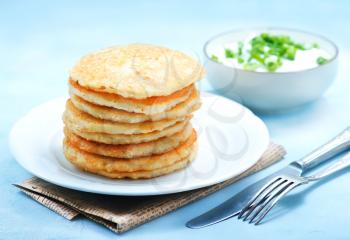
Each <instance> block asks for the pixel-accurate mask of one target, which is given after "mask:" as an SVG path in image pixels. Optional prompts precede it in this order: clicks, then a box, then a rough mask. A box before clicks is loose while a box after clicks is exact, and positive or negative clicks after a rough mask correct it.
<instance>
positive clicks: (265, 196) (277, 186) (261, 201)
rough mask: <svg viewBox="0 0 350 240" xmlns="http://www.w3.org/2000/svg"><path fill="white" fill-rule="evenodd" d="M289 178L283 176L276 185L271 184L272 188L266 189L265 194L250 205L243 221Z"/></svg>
mask: <svg viewBox="0 0 350 240" xmlns="http://www.w3.org/2000/svg"><path fill="white" fill-rule="evenodd" d="M286 182H288V180H286V179H283V178H281V179H280V181H279V182H277V184H274V186H271V187H270V186H269V188H270V189H268V190H266V191H265V192H266V193H264V194H263V195H261V196H260V199H259V198H257V199H256V200H255V201H254V202H253V203H252V204H251V206H250V209H249V210H248V213H247V214H246V215H245V217H244V219H243V221H244V222H245V221H247V220H248V218H249V216H250V215H251V214H252V213H253V212H254V210H255V209H256V208H257V207H258V206H260V205H261V204H264V202H265V201H266V200H267V199H268V197H269V196H270V194H271V193H272V192H274V191H275V190H276V189H279V188H280V186H283V185H284V184H285V183H286Z"/></svg>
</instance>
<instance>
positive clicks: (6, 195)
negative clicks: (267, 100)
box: [0, 0, 350, 240]
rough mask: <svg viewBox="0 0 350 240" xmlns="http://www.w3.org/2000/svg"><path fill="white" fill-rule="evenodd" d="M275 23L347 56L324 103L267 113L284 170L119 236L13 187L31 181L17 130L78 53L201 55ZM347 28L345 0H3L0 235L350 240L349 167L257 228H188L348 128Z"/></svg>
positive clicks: (58, 88) (58, 90)
mask: <svg viewBox="0 0 350 240" xmlns="http://www.w3.org/2000/svg"><path fill="white" fill-rule="evenodd" d="M127 2H128V3H127ZM270 25H272V26H285V27H292V28H300V29H304V30H310V31H313V32H317V33H320V34H323V35H326V36H329V38H331V39H333V40H334V41H335V42H336V43H337V44H338V45H339V48H340V53H341V54H340V67H339V74H338V77H337V80H336V82H335V83H334V85H333V86H332V87H331V88H330V89H329V91H328V92H327V93H326V95H325V96H324V97H323V98H322V99H320V100H319V101H317V102H316V103H314V104H311V105H308V106H306V107H304V108H302V109H299V110H297V111H294V112H292V113H288V114H283V115H279V116H276V115H275V116H261V117H262V118H263V120H264V121H265V122H266V124H267V126H268V128H269V130H270V133H271V137H272V139H273V140H274V141H275V142H278V143H281V144H283V145H284V146H285V147H286V149H287V151H288V155H287V156H286V158H285V159H284V160H283V161H282V162H280V163H279V164H276V165H275V166H273V167H271V168H269V169H267V170H265V171H263V172H261V173H259V174H256V175H254V176H251V177H249V178H246V179H244V180H242V181H240V182H238V183H236V184H234V185H232V186H230V187H227V188H226V189H224V190H222V191H220V192H218V193H216V194H214V195H211V196H209V197H207V198H205V199H203V200H200V201H198V202H196V203H193V204H190V205H188V206H186V207H183V208H181V209H179V210H177V211H175V212H172V213H170V214H168V215H166V216H164V217H161V218H158V219H156V220H154V221H152V222H149V223H147V224H145V225H142V226H140V227H138V228H136V229H134V230H132V231H130V232H127V233H125V234H122V235H120V236H116V235H115V234H114V233H112V232H111V231H109V230H107V229H106V228H104V227H102V226H100V225H97V224H95V223H93V222H91V221H88V220H85V219H82V218H81V219H77V220H74V221H72V222H69V221H67V220H65V219H64V218H62V217H60V216H58V215H57V214H55V213H53V212H51V211H50V210H48V209H46V208H45V207H43V206H41V205H39V204H37V203H35V202H34V201H31V200H29V199H28V198H27V197H26V196H24V195H23V194H21V193H19V191H18V190H17V189H16V188H14V187H13V186H11V184H12V183H15V182H19V181H22V180H24V179H26V178H28V177H30V174H28V173H27V172H26V171H25V170H24V169H22V168H21V167H20V166H19V165H18V164H17V163H16V162H15V161H14V159H13V157H12V156H11V153H10V151H9V147H8V133H9V131H10V128H11V126H12V124H13V123H14V122H15V120H16V119H18V118H19V117H21V116H22V115H23V114H25V113H26V112H27V111H28V110H29V109H31V108H32V107H34V106H35V105H37V104H40V103H42V102H45V101H47V100H49V99H52V98H55V97H58V96H61V95H64V94H66V92H67V87H66V82H67V76H68V70H69V68H70V67H71V66H72V65H73V64H74V62H75V61H76V60H77V59H78V58H79V57H80V56H81V55H83V54H85V53H87V52H90V51H92V50H95V49H99V48H101V47H106V46H110V45H114V44H120V43H129V42H147V43H155V44H160V45H165V46H168V47H172V48H177V49H180V50H184V51H188V50H190V51H196V52H199V53H200V52H201V49H202V46H203V43H204V42H205V41H206V40H207V39H208V38H209V37H211V36H212V35H215V34H217V33H219V32H222V31H226V30H230V29H233V28H242V27H248V26H270ZM349 26H350V4H349V1H345V0H344V1H331V0H330V1H321V0H318V1H301V0H293V1H281V0H276V1H267V0H264V1H247V0H246V1H232V0H231V1H230V0H227V1H218V0H216V1H211V2H209V1H208V2H204V1H124V2H122V1H51V2H49V1H1V2H0V109H1V113H0V149H1V150H0V174H1V175H0V188H1V196H0V239H27V240H29V239H87V240H88V239H110V238H112V237H117V238H122V239H154V240H156V239H193V240H194V239H201V240H205V239H213V238H220V239H262V238H266V239H276V240H280V239H283V240H288V239H309V240H310V239H317V240H321V239H349V238H350V233H349V230H348V226H349V217H350V208H349V202H350V187H349V186H350V172H348V171H345V172H343V173H342V174H340V175H337V177H336V178H330V179H328V181H325V182H324V183H323V184H318V185H316V186H318V188H316V187H311V188H307V189H306V190H305V191H303V193H302V194H294V195H292V196H290V197H288V198H287V199H285V200H284V201H283V202H282V203H281V205H280V207H279V208H278V209H276V211H274V214H273V215H275V217H273V218H271V220H270V221H269V222H267V223H266V224H263V225H261V226H259V227H254V226H251V225H248V224H246V223H242V222H239V221H237V220H236V219H230V220H228V221H225V222H223V223H220V224H217V225H215V226H212V227H210V228H205V229H200V230H190V229H187V228H186V227H185V226H184V223H185V222H186V221H187V220H189V219H190V218H191V217H194V216H196V215H198V214H200V213H202V212H203V211H205V210H207V209H208V208H210V207H213V206H215V205H217V204H218V203H220V202H222V201H223V200H225V199H227V198H228V197H230V196H231V195H232V194H234V193H235V192H237V191H238V190H240V189H242V188H243V187H244V186H245V185H246V184H248V183H251V182H253V181H254V180H256V179H258V178H259V177H261V176H262V175H265V174H267V173H268V172H272V171H273V170H275V169H277V168H279V167H281V166H283V165H285V164H286V163H288V162H290V161H292V160H294V159H297V158H299V157H301V156H302V155H304V154H306V153H307V152H309V151H310V150H312V149H313V148H315V147H316V146H318V145H320V144H321V143H323V142H324V141H326V140H327V139H329V138H330V137H332V136H333V135H335V134H336V133H337V132H339V131H340V130H342V129H343V128H345V127H346V126H347V125H350V113H349V107H350V96H349V89H350V83H349V71H350V68H349V66H350V56H349V50H350V49H349V37H350V27H349ZM204 85H205V84H204ZM204 88H205V86H204ZM207 88H208V87H207Z"/></svg>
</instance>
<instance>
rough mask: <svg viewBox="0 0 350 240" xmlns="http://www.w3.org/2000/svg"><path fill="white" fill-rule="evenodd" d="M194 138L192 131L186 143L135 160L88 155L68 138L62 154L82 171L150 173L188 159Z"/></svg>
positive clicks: (194, 134)
mask: <svg viewBox="0 0 350 240" xmlns="http://www.w3.org/2000/svg"><path fill="white" fill-rule="evenodd" d="M196 138H197V137H196V132H195V131H193V132H192V135H191V136H190V137H189V138H188V139H187V140H186V141H184V142H183V143H182V144H181V145H179V146H178V147H176V148H174V149H172V150H170V151H168V152H165V153H162V154H156V155H151V156H145V157H137V158H113V157H106V156H101V155H97V154H92V153H88V152H85V151H83V150H81V149H79V148H77V146H75V145H74V143H73V142H71V141H70V139H69V138H65V140H64V154H65V156H66V158H67V159H68V160H69V161H71V162H72V163H73V164H77V165H78V166H79V167H81V168H83V169H94V170H95V171H106V172H135V171H152V170H155V169H158V168H163V167H166V166H169V165H172V164H174V163H176V162H178V161H180V160H181V159H184V158H186V157H188V156H189V155H190V153H191V152H192V151H193V145H194V143H195V142H196Z"/></svg>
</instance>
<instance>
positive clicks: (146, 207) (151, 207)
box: [15, 143, 285, 233]
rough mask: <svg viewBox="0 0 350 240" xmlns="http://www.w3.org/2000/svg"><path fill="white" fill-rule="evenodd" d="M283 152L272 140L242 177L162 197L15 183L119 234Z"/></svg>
mask: <svg viewBox="0 0 350 240" xmlns="http://www.w3.org/2000/svg"><path fill="white" fill-rule="evenodd" d="M284 155H285V150H284V148H283V147H282V146H280V145H277V144H274V143H271V144H270V146H269V148H268V149H267V150H266V152H265V153H264V154H263V156H262V157H261V159H260V160H259V161H258V163H257V164H256V165H254V166H253V167H251V168H250V169H248V170H247V171H245V172H244V173H242V174H241V175H239V176H236V177H233V178H231V179H229V180H227V181H225V182H222V183H219V184H216V185H213V186H210V187H205V188H201V189H197V190H192V191H188V192H182V193H176V194H168V195H160V196H148V197H147V196H146V197H123V196H107V195H100V194H92V193H86V192H80V191H75V190H71V189H67V188H62V187H58V186H56V185H53V184H51V183H48V182H45V181H43V180H41V179H39V178H36V177H33V178H30V179H28V180H26V181H24V182H22V183H19V184H15V186H16V187H18V188H19V189H20V190H21V191H23V192H24V193H26V194H27V195H28V196H30V197H32V198H33V199H34V200H36V201H37V202H39V203H41V204H43V205H44V206H46V207H48V208H49V209H51V210H53V211H55V212H56V213H58V214H60V215H62V216H63V217H65V218H66V219H69V220H72V219H74V218H75V217H76V216H78V215H80V214H82V215H84V216H86V217H88V218H90V219H92V220H93V221H96V222H98V223H101V224H103V225H105V226H106V227H108V228H109V229H111V230H112V231H114V232H117V233H120V232H124V231H127V230H129V229H131V228H134V227H136V226H138V225H140V224H142V223H145V222H147V221H150V220H152V219H154V218H156V217H159V216H162V215H164V214H166V213H168V212H171V211H173V210H175V209H177V208H179V207H182V206H184V205H186V204H188V203H190V202H193V201H195V200H197V199H200V198H202V197H205V196H207V195H209V194H211V193H213V192H215V191H217V190H220V189H222V188H223V187H225V186H227V185H229V184H231V183H233V182H236V181H237V180H239V179H241V178H243V177H245V176H247V175H250V174H252V173H254V172H256V171H259V170H261V169H263V168H266V167H267V166H269V165H271V164H272V163H275V162H276V161H278V160H280V159H281V158H283V156H284Z"/></svg>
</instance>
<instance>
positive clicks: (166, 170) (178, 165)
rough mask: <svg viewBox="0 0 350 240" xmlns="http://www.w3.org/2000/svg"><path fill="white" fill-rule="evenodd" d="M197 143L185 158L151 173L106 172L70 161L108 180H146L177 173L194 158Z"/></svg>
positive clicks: (82, 163)
mask: <svg viewBox="0 0 350 240" xmlns="http://www.w3.org/2000/svg"><path fill="white" fill-rule="evenodd" d="M197 148H198V147H197V143H194V145H193V150H192V152H191V153H190V155H189V156H188V157H185V158H183V159H181V160H179V161H177V162H175V163H174V164H172V165H168V166H166V167H163V168H157V169H155V170H151V171H135V172H108V171H104V170H96V169H95V168H94V167H92V168H91V167H90V166H89V165H85V163H84V162H76V159H75V160H74V159H73V160H72V161H73V162H74V163H73V164H74V165H75V166H76V167H78V168H80V169H81V170H83V171H87V172H90V173H94V174H97V175H101V176H104V177H108V178H115V179H122V178H131V179H148V178H154V177H158V176H161V175H165V174H169V173H172V172H175V171H178V170H180V169H182V168H185V167H186V166H187V165H188V164H189V163H190V162H192V161H193V159H194V158H195V157H196V153H197Z"/></svg>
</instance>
